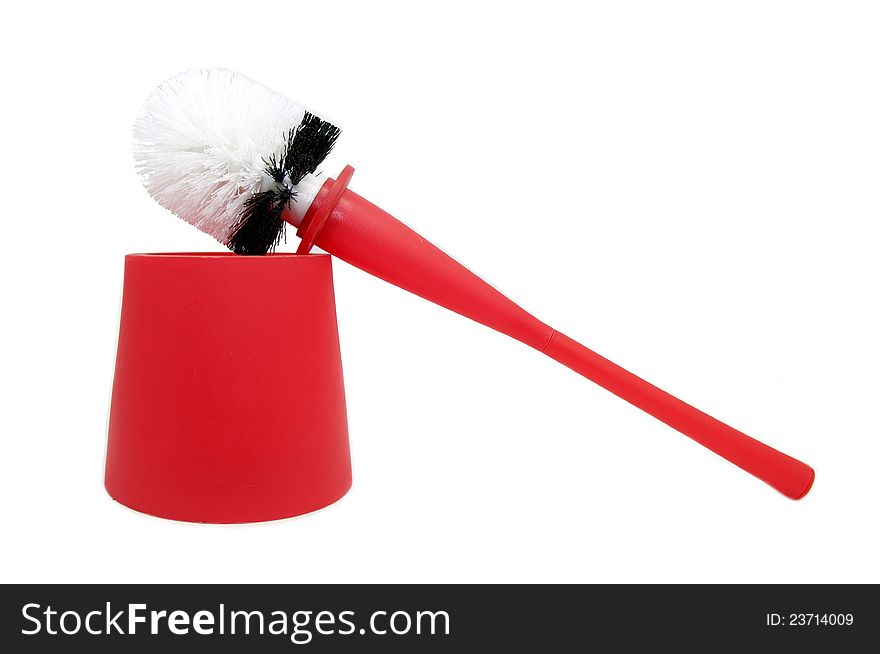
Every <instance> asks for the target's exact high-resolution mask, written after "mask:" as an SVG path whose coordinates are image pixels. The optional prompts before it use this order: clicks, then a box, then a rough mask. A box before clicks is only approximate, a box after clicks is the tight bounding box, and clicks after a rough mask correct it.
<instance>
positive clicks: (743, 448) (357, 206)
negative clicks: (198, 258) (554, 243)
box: [298, 166, 814, 499]
mask: <svg viewBox="0 0 880 654" xmlns="http://www.w3.org/2000/svg"><path fill="white" fill-rule="evenodd" d="M352 172H353V169H352V168H351V167H350V166H347V167H346V169H345V170H344V171H343V174H341V175H340V176H339V179H338V180H333V179H328V180H327V181H326V182H325V184H324V186H323V187H322V188H321V190H320V191H319V192H318V195H317V196H316V197H315V200H314V202H313V203H312V205H311V207H310V208H309V210H308V212H307V213H306V215H305V216H304V218H303V221H302V224H301V225H300V227H299V232H298V233H299V234H300V236H302V237H303V242H304V243H305V244H306V245H304V246H303V250H304V251H307V250H308V248H309V247H311V245H312V243H314V244H316V245H318V246H319V247H321V248H323V249H324V250H325V251H327V252H329V253H330V254H332V255H334V256H336V257H338V258H340V259H342V260H343V261H347V262H348V263H350V264H352V265H354V266H357V267H358V268H360V269H361V270H365V271H366V272H368V273H370V274H371V275H375V276H376V277H379V278H380V279H384V280H385V281H387V282H389V283H391V284H394V285H395V286H399V287H400V288H403V289H405V290H407V291H409V292H411V293H415V294H416V295H418V296H420V297H423V298H425V299H426V300H430V301H431V302H436V303H437V304H439V305H440V306H443V307H446V308H447V309H450V310H451V311H455V312H456V313H459V314H461V315H463V316H466V317H468V318H470V319H471V320H475V321H477V322H479V323H482V324H484V325H486V326H487V327H490V328H492V329H494V330H496V331H499V332H501V333H502V334H507V335H508V336H510V337H512V338H515V339H517V340H519V341H522V342H523V343H525V344H526V345H529V346H531V347H533V348H535V349H536V350H540V351H541V352H543V353H544V354H546V355H548V356H549V357H551V358H553V359H555V360H556V361H559V362H560V363H562V364H565V365H566V366H568V367H569V368H571V369H572V370H574V371H576V372H578V373H580V374H581V375H583V376H584V377H587V378H588V379H591V380H592V381H594V382H596V383H597V384H599V385H600V386H602V387H604V388H606V389H608V390H609V391H611V392H612V393H614V394H615V395H617V396H619V397H621V398H623V399H624V400H626V401H627V402H630V403H631V404H633V405H635V406H637V407H639V408H640V409H642V410H643V411H646V412H647V413H649V414H651V415H652V416H654V417H655V418H657V419H659V420H662V421H663V422H665V423H666V424H667V425H669V426H670V427H673V428H674V429H677V430H678V431H680V432H681V433H683V434H685V435H686V436H689V437H691V438H692V439H694V440H695V441H697V442H698V443H700V444H701V445H703V446H705V447H707V448H709V449H710V450H712V451H713V452H715V453H717V454H719V455H721V456H723V457H724V458H725V459H727V460H728V461H730V462H731V463H734V464H736V465H737V466H739V467H740V468H742V469H743V470H745V471H746V472H749V473H751V474H753V475H754V476H755V477H757V478H758V479H761V480H763V481H765V482H767V483H768V484H770V485H771V486H773V488H776V489H777V490H779V491H780V492H782V493H783V494H785V495H787V496H788V497H791V498H793V499H799V498H801V497H803V496H804V495H806V494H807V491H809V490H810V486H811V485H812V483H813V476H814V475H813V469H812V468H810V467H809V466H808V465H806V464H804V463H801V462H800V461H798V460H797V459H793V458H791V457H790V456H787V455H785V454H782V453H781V452H778V451H777V450H774V449H773V448H772V447H769V446H767V445H764V444H763V443H761V442H759V441H756V440H755V439H753V438H750V437H749V436H746V435H745V434H743V433H742V432H739V431H737V430H736V429H733V428H732V427H728V426H727V425H725V424H724V423H723V422H721V421H719V420H716V419H715V418H712V417H711V416H708V415H706V414H705V413H703V412H702V411H698V410H697V409H695V408H694V407H692V406H690V405H689V404H686V403H684V402H682V401H681V400H679V399H677V398H675V397H673V396H672V395H670V394H669V393H666V392H665V391H662V390H660V389H659V388H657V387H656V386H653V385H651V384H649V383H648V382H646V381H645V380H643V379H640V378H639V377H636V376H635V375H634V374H632V373H631V372H627V371H626V370H624V369H623V368H621V367H620V366H618V365H616V364H614V363H612V362H611V361H608V360H607V359H605V358H603V357H601V356H599V355H598V354H596V353H595V352H593V351H592V350H589V349H587V348H586V347H584V346H583V345H581V344H579V343H577V342H575V341H573V340H571V339H570V338H568V337H567V336H564V335H563V334H560V333H559V332H557V331H555V330H554V329H552V328H551V327H550V326H549V325H547V324H545V323H543V322H541V321H540V320H538V319H537V318H535V317H534V316H533V315H531V314H530V313H528V312H527V311H525V310H524V309H523V308H522V307H520V306H518V305H517V304H516V303H514V302H513V301H512V300H510V299H509V298H507V297H506V296H505V295H503V294H502V293H500V292H498V291H497V290H496V289H494V288H493V287H492V286H490V285H489V284H487V283H486V282H485V281H483V280H482V279H480V278H479V277H477V276H476V275H475V274H474V273H472V272H471V271H470V270H468V269H467V268H465V267H464V266H462V265H461V264H460V263H458V262H457V261H455V259H453V258H452V257H450V256H449V255H447V254H446V253H445V252H443V251H442V250H440V249H439V248H437V247H436V246H434V245H432V244H431V243H430V242H429V241H428V240H427V239H425V238H423V237H422V236H419V235H418V234H417V233H416V232H414V231H413V230H411V229H410V228H409V227H407V226H406V225H404V224H403V223H402V222H400V221H399V220H397V219H396V218H394V217H393V216H391V215H389V214H388V213H386V212H385V211H383V210H382V209H380V208H379V207H377V206H376V205H374V204H372V203H370V202H368V201H367V200H365V199H364V198H362V197H360V196H359V195H357V194H356V193H354V192H352V191H350V190H347V189H346V188H345V186H346V184H347V183H348V180H349V179H351V173H352Z"/></svg>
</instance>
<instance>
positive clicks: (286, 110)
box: [134, 68, 304, 244]
mask: <svg viewBox="0 0 880 654" xmlns="http://www.w3.org/2000/svg"><path fill="white" fill-rule="evenodd" d="M303 114H304V110H303V108H302V107H299V106H297V105H295V104H293V103H292V102H290V101H289V100H288V99H287V98H285V97H284V96H282V95H279V94H277V93H275V92H274V91H271V90H270V89H267V88H266V87H264V86H262V85H260V84H257V83H256V82H254V81H252V80H250V79H248V78H247V77H244V76H243V75H239V74H238V73H234V72H232V71H228V70H223V69H219V68H209V69H198V70H190V71H187V72H185V73H181V74H180V75H177V76H176V77H173V78H171V79H170V80H168V81H167V82H165V83H164V84H162V85H161V86H160V87H159V88H158V89H156V91H155V92H154V93H153V94H152V95H151V96H150V97H149V98H148V99H147V101H146V102H145V103H144V107H143V110H142V111H141V114H140V116H139V117H138V118H137V120H136V121H135V125H134V158H135V168H136V170H137V171H138V174H139V175H140V177H141V180H142V181H143V183H144V186H145V187H146V188H147V190H148V191H149V193H150V195H152V196H153V197H154V198H155V199H156V201H157V202H159V204H161V205H162V206H163V207H165V208H166V209H169V210H170V211H172V212H174V213H175V214H177V215H178V216H180V217H181V218H183V219H184V220H186V221H187V222H189V223H191V224H192V225H195V226H196V227H198V228H199V229H200V230H202V231H203V232H206V233H207V234H210V235H211V236H213V237H214V238H216V239H217V240H218V241H220V242H221V243H224V244H225V243H226V242H227V241H228V240H229V237H230V235H231V233H232V231H233V230H234V228H235V227H236V225H237V224H238V221H239V219H240V216H241V212H242V206H243V205H244V203H245V201H246V200H247V199H248V198H250V197H252V196H253V195H254V194H256V193H259V192H260V191H261V190H265V188H264V185H268V184H269V183H270V180H268V179H267V178H266V175H265V173H264V169H265V167H266V164H265V162H264V158H266V157H269V156H271V155H273V154H276V155H277V154H279V153H280V152H281V151H282V149H283V147H284V144H285V141H286V135H287V133H288V131H289V130H290V129H291V128H293V127H296V126H297V125H298V124H299V123H300V121H301V120H302V118H303Z"/></svg>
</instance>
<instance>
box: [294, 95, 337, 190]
mask: <svg viewBox="0 0 880 654" xmlns="http://www.w3.org/2000/svg"><path fill="white" fill-rule="evenodd" d="M339 132H340V130H339V128H338V127H336V126H335V125H331V124H330V123H328V122H327V121H324V120H321V119H320V118H318V117H317V116H315V115H314V114H311V113H309V112H308V111H307V112H306V113H305V115H304V116H303V119H302V122H301V123H300V124H299V127H297V128H296V129H295V130H291V131H290V132H289V133H288V135H287V148H286V149H285V151H284V154H283V155H282V162H283V167H284V171H285V173H286V174H287V175H288V176H289V177H290V181H291V183H293V184H299V183H300V182H301V181H302V178H303V177H305V176H306V175H307V174H308V173H313V172H315V170H317V169H318V166H320V165H321V162H322V161H324V159H326V158H327V155H328V154H330V150H332V149H333V146H334V145H335V144H336V139H337V138H339Z"/></svg>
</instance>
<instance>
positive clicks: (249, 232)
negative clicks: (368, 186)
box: [135, 69, 814, 499]
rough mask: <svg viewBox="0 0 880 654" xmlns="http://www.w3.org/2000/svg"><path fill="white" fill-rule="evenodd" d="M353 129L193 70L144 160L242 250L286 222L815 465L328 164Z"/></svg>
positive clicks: (225, 74) (740, 460) (641, 400)
mask: <svg viewBox="0 0 880 654" xmlns="http://www.w3.org/2000/svg"><path fill="white" fill-rule="evenodd" d="M338 134H339V130H338V129H337V128H336V127H334V126H333V125H331V124H329V123H327V122H325V121H322V120H321V119H319V118H317V117H315V116H314V115H312V114H310V113H308V112H305V111H303V110H302V109H300V108H299V107H297V106H296V105H293V104H292V103H290V102H288V101H287V100H286V99H285V98H283V97H281V96H279V95H277V94H274V93H273V92H271V91H269V90H268V89H266V88H264V87H262V86H260V85H258V84H256V83H254V82H252V81H251V80H249V79H247V78H245V77H242V76H240V75H237V74H235V73H232V72H229V71H224V70H216V69H208V70H195V71H189V72H187V73H183V74H181V75H179V76H177V77H175V78H173V79H171V80H169V81H168V82H166V83H165V84H163V85H162V86H161V87H160V88H159V89H157V91H156V92H155V93H154V94H153V95H152V96H151V97H150V98H149V99H148V100H147V103H146V105H145V107H144V111H143V113H142V115H141V116H140V117H139V119H138V121H137V123H136V126H135V157H136V162H137V168H138V170H139V172H140V173H141V175H142V178H143V180H144V184H145V186H146V187H147V189H148V190H149V191H150V193H151V194H152V195H153V196H154V197H155V198H156V199H157V200H158V201H159V202H160V204H162V205H163V206H165V207H166V208H168V209H170V210H172V211H173V212H175V213H177V214H178V215H179V216H180V217H182V218H184V219H185V220H187V221H188V222H190V223H192V224H194V225H195V226H197V227H199V228H200V229H202V230H203V231H205V232H207V233H209V234H211V235H212V236H214V237H215V238H217V239H218V240H219V241H220V242H221V243H223V244H224V245H227V246H228V247H229V248H230V249H232V250H233V251H234V252H237V253H239V254H254V255H259V254H265V253H267V252H269V251H271V250H272V249H273V248H274V247H275V245H276V244H277V243H278V242H279V240H280V238H281V236H282V234H283V230H284V225H285V224H286V223H288V224H291V225H293V226H295V227H296V228H297V230H298V231H297V234H298V235H299V236H300V237H301V238H302V241H301V243H300V245H299V248H298V250H297V253H299V254H305V253H307V252H308V251H309V250H310V248H311V247H312V246H314V245H317V246H318V247H320V248H322V249H323V250H325V251H326V252H328V253H330V254H332V255H334V256H336V257H338V258H340V259H342V260H343V261H347V262H348V263H350V264H352V265H354V266H356V267H358V268H361V269H362V270H365V271H366V272H368V273H370V274H372V275H375V276H376V277H379V278H381V279H384V280H385V281H387V282H390V283H392V284H394V285H396V286H399V287H401V288H403V289H406V290H408V291H410V292H412V293H415V294H416V295H419V296H421V297H423V298H425V299H427V300H430V301H432V302H435V303H436V304H439V305H441V306H444V307H446V308H448V309H450V310H452V311H455V312H456V313H459V314H461V315H463V316H466V317H468V318H471V319H472V320H475V321H477V322H479V323H482V324H484V325H486V326H488V327H491V328H492V329H494V330H496V331H499V332H501V333H503V334H507V335H508V336H511V337H512V338H515V339H517V340H519V341H522V342H523V343H525V344H526V345H529V346H531V347H533V348H535V349H536V350H539V351H541V352H543V353H544V354H546V355H547V356H549V357H550V358H552V359H555V360H556V361H558V362H560V363H562V364H564V365H566V366H568V367H569V368H571V369H572V370H574V371H575V372H578V373H580V374H581V375H583V376H584V377H587V378H588V379H591V380H592V381H594V382H596V383H597V384H599V385H600V386H602V387H603V388H605V389H607V390H609V391H611V392H612V393H614V394H615V395H617V396H619V397H621V398H623V399H624V400H626V401H627V402H630V403H631V404H633V405H634V406H637V407H638V408H640V409H642V410H643V411H645V412H647V413H649V414H650V415H652V416H654V417H655V418H657V419H658V420H660V421H662V422H664V423H666V424H667V425H669V426H670V427H673V428H674V429H676V430H678V431H679V432H681V433H683V434H685V435H686V436H688V437H690V438H692V439H693V440H695V441H697V442H698V443H700V444H701V445H703V446H704V447H707V448H708V449H710V450H712V451H713V452H715V453H716V454H719V455H720V456H722V457H724V458H725V459H727V460H728V461H730V462H731V463H733V464H735V465H737V466H739V467H740V468H742V469H743V470H745V471H747V472H749V473H751V474H752V475H754V476H755V477H757V478H759V479H761V480H763V481H764V482H766V483H767V484H769V485H770V486H772V487H773V488H776V489H777V490H778V491H780V492H781V493H783V494H784V495H786V496H787V497H790V498H792V499H799V498H801V497H803V496H804V495H806V494H807V492H808V491H809V490H810V487H811V486H812V483H813V478H814V472H813V469H812V468H811V467H810V466H808V465H806V464H804V463H802V462H800V461H798V460H797V459H794V458H792V457H790V456H788V455H786V454H783V453H782V452H779V451H778V450H775V449H773V448H772V447H769V446H768V445H765V444H764V443H762V442H760V441H758V440H755V439H754V438H751V437H749V436H747V435H746V434H744V433H742V432H740V431H738V430H736V429H734V428H732V427H729V426H728V425H726V424H724V423H722V422H720V421H719V420H716V419H715V418H712V417H711V416H709V415H707V414H705V413H703V412H702V411H699V410H698V409H696V408H694V407H692V406H690V405H689V404H687V403H685V402H682V401H681V400H679V399H677V398H675V397H673V396H672V395H670V394H669V393H666V392H665V391H663V390H661V389H659V388H657V387H656V386H653V385H652V384H650V383H648V382H646V381H644V380H643V379H641V378H639V377H637V376H636V375H634V374H632V373H630V372H628V371H627V370H625V369H623V368H621V367H620V366H618V365H616V364H614V363H612V362H611V361H609V360H607V359H605V358H604V357H602V356H600V355H599V354H596V353H595V352H593V351H592V350H590V349H588V348H587V347H585V346H583V345H581V344H580V343H578V342H576V341H574V340H572V339H571V338H569V337H567V336H565V335H564V334H562V333H560V332H558V331H556V330H554V329H553V328H551V327H550V326H548V325H546V324H545V323H543V322H541V321H540V320H538V319H537V318H535V317H534V316H532V315H531V314H529V313H528V312H526V311H525V310H524V309H522V308H521V307H519V306H518V305H516V304H515V303H514V302H512V301H511V300H510V299H508V298H507V297H505V296H504V295H502V294H501V293H499V292H498V291H497V290H495V289H494V288H493V287H491V286H490V285H489V284H487V283H486V282H484V281H483V280H482V279H480V278H479V277H477V276H476V275H475V274H473V273H472V272H470V271H469V270H467V269H466V268H465V267H463V266H462V265H460V264H459V263H457V262H456V261H455V260H454V259H452V258H451V257H449V256H448V255H446V254H445V253H444V252H442V251H441V250H439V249H438V248H436V247H435V246H433V245H432V244H431V243H429V242H428V241H427V240H425V239H424V238H422V237H421V236H419V235H418V234H417V233H415V232H414V231H412V230H411V229H409V228H408V227H406V226H405V225H404V224H403V223H401V222H399V221H398V220H396V219H395V218H393V217H392V216H390V215H389V214H387V213H386V212H384V211H383V210H382V209H380V208H379V207H376V206H375V205H373V204H371V203H370V202H368V201H367V200H365V199H363V198H361V197H360V196H359V195H357V194H355V193H354V192H352V191H350V190H348V188H347V186H348V183H349V181H350V179H351V176H352V174H353V172H354V171H353V169H352V168H351V167H350V166H349V167H346V168H345V169H344V170H343V171H342V173H341V174H340V175H339V177H338V178H337V179H326V180H323V181H322V180H321V178H320V177H319V175H316V174H315V173H316V169H317V167H318V165H320V163H321V161H323V159H324V157H325V156H326V155H327V154H328V153H329V151H330V149H331V148H332V147H333V144H334V143H335V141H336V138H337V136H338Z"/></svg>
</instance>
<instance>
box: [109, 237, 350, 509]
mask: <svg viewBox="0 0 880 654" xmlns="http://www.w3.org/2000/svg"><path fill="white" fill-rule="evenodd" d="M105 486H106V488H107V492H108V493H110V495H111V496H112V497H113V498H114V499H116V500H117V501H119V502H121V503H122V504H125V505H126V506H128V507H131V508H132V509H136V510H138V511H142V512H144V513H149V514H152V515H156V516H160V517H163V518H171V519H174V520H185V521H189V522H215V523H241V522H258V521H264V520H276V519H279V518H288V517H291V516H296V515H300V514H303V513H308V512H309V511H314V510H316V509H320V508H321V507H324V506H326V505H328V504H331V503H332V502H335V501H336V500H338V499H339V498H340V497H342V496H343V495H345V493H346V492H347V491H348V489H349V487H350V486H351V464H350V459H349V447H348V426H347V422H346V414H345V393H344V388H343V380H342V365H341V360H340V354H339V337H338V334H337V329H336V307H335V304H334V297H333V277H332V271H331V265H330V257H329V256H328V255H324V254H318V255H305V256H300V255H291V254H275V255H270V256H266V257H243V256H236V255H233V254H226V253H223V254H133V255H128V256H127V257H126V258H125V284H124V291H123V299H122V318H121V322H120V328H119V347H118V351H117V356H116V375H115V377H114V380H113V396H112V401H111V409H110V431H109V437H108V443H107V464H106V477H105Z"/></svg>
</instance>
